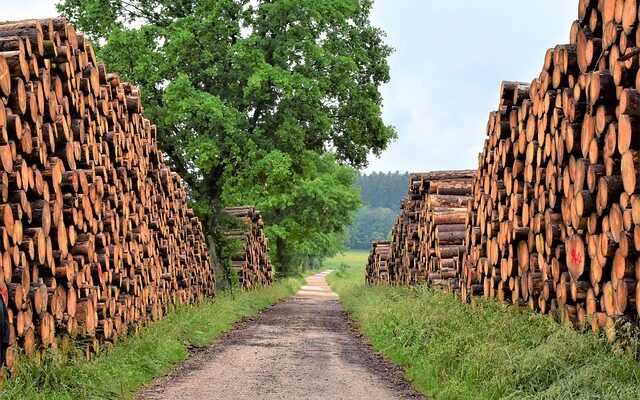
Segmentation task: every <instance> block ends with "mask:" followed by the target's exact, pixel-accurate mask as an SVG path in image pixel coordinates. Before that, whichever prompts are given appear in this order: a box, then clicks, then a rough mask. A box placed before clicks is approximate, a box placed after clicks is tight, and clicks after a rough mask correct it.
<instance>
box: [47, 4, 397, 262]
mask: <svg viewBox="0 0 640 400" xmlns="http://www.w3.org/2000/svg"><path fill="white" fill-rule="evenodd" d="M371 7H372V1H371V0H251V1H249V0H63V1H62V2H61V4H60V5H59V8H60V10H61V11H62V12H63V13H64V14H66V15H67V16H68V17H69V18H70V19H71V20H73V21H74V22H75V23H76V25H77V26H78V27H79V28H80V29H81V30H82V31H84V32H86V33H87V34H88V35H89V36H90V37H91V38H92V39H93V40H94V42H95V43H98V44H99V45H100V46H99V54H100V56H101V57H102V58H103V59H104V60H105V61H106V62H107V63H108V65H109V66H110V68H113V69H115V70H118V71H120V72H121V73H122V74H123V75H124V76H125V77H126V78H127V79H129V80H131V81H134V82H136V83H137V84H139V85H140V86H141V87H142V88H143V95H144V96H145V99H144V104H145V112H146V113H147V115H148V116H149V117H150V118H151V119H152V120H153V121H155V122H156V123H157V124H158V133H159V140H160V144H161V146H162V149H163V150H164V152H165V153H166V156H167V158H168V159H169V161H170V163H171V164H172V165H173V167H174V168H175V169H176V170H177V171H178V172H179V173H180V174H181V175H182V177H183V178H184V180H185V181H186V183H187V185H188V187H189V189H190V194H191V196H192V199H193V204H194V206H195V207H196V210H197V212H198V213H199V214H200V215H201V216H202V217H203V218H204V220H205V221H206V224H207V229H208V232H209V233H210V234H211V236H212V237H213V238H218V239H219V236H220V235H219V232H218V231H217V227H218V224H219V221H218V218H217V215H219V209H220V207H222V206H225V205H240V204H255V205H256V206H258V207H260V209H261V211H262V212H263V214H264V216H265V219H266V222H267V224H268V225H269V232H268V233H269V234H270V235H271V237H272V242H274V243H275V245H276V247H277V250H276V251H275V252H274V253H275V255H276V256H275V260H274V261H275V262H276V265H277V267H279V268H280V270H281V271H286V268H287V267H290V266H292V265H297V264H299V263H300V262H304V261H305V260H309V259H316V258H321V257H323V256H325V255H327V254H330V253H331V251H334V250H335V249H336V246H337V244H338V243H340V239H339V236H340V234H342V233H344V231H345V226H346V225H347V224H348V223H349V221H350V219H351V216H352V214H353V211H354V210H355V209H356V208H357V206H358V198H357V194H356V193H354V192H353V190H352V189H351V185H352V183H353V169H352V168H360V167H363V166H365V165H366V163H367V155H368V154H369V153H374V154H379V153H380V152H381V151H382V150H384V149H385V148H386V146H387V144H388V142H389V141H390V140H391V139H392V138H394V137H395V131H394V129H393V128H392V127H390V126H388V125H386V124H385V123H384V122H383V120H382V117H381V107H382V98H381V95H380V92H379V87H380V85H381V84H383V83H385V82H387V81H388V80H389V66H388V64H387V58H388V56H389V55H390V53H391V48H390V47H388V46H387V45H386V44H385V43H384V42H383V36H384V33H383V32H382V31H381V30H380V29H378V28H376V27H373V26H372V25H371V23H370V21H369V14H370V12H371ZM215 242H216V241H214V243H215Z"/></svg>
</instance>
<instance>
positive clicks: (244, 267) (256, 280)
mask: <svg viewBox="0 0 640 400" xmlns="http://www.w3.org/2000/svg"><path fill="white" fill-rule="evenodd" d="M225 211H226V212H227V213H229V214H231V215H234V216H236V217H238V218H240V219H241V220H242V221H243V222H244V223H245V224H246V229H241V230H237V231H229V232H227V237H228V238H231V239H237V240H239V241H240V242H241V244H242V248H241V249H240V251H239V252H238V253H236V254H235V255H234V256H233V257H232V268H233V270H234V271H235V272H236V273H237V275H238V278H239V282H238V283H239V286H240V287H241V288H243V289H252V288H256V287H259V286H268V285H270V284H271V283H272V282H273V267H272V265H271V261H270V260H269V257H268V252H269V240H268V239H267V237H266V235H265V234H264V230H263V229H264V221H263V220H262V215H261V214H260V212H259V211H258V210H256V209H255V207H232V208H227V209H225Z"/></svg>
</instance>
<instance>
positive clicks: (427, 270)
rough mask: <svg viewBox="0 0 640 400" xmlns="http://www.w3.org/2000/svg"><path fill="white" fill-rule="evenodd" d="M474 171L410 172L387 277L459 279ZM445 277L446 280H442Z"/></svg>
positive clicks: (406, 281) (403, 280) (449, 283)
mask: <svg viewBox="0 0 640 400" xmlns="http://www.w3.org/2000/svg"><path fill="white" fill-rule="evenodd" d="M474 174H475V171H469V170H461V171H435V172H428V173H415V174H411V175H410V178H409V190H408V193H407V197H406V198H405V199H404V200H402V203H401V210H400V215H399V216H398V219H397V220H396V223H395V225H394V227H393V231H392V233H393V236H392V240H391V258H390V274H389V280H390V281H391V282H393V283H398V284H402V285H415V284H417V283H421V282H425V281H431V282H432V283H435V284H438V285H443V286H447V287H449V286H450V289H453V288H454V287H455V286H457V285H458V283H457V282H453V281H449V279H453V280H456V281H457V279H458V278H457V276H459V274H457V275H455V274H454V275H452V274H451V268H453V270H459V269H461V267H460V262H461V260H462V255H463V253H462V251H463V250H464V247H463V246H462V245H463V242H462V241H463V240H464V237H465V234H464V232H465V225H464V223H465V221H466V215H467V214H466V207H467V202H468V200H469V195H470V193H471V184H472V178H473V176H474ZM445 282H446V285H444V284H445Z"/></svg>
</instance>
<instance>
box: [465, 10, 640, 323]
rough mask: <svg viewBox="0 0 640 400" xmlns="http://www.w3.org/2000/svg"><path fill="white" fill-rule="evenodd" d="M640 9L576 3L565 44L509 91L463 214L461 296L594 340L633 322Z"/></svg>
mask: <svg viewBox="0 0 640 400" xmlns="http://www.w3.org/2000/svg"><path fill="white" fill-rule="evenodd" d="M638 12H639V6H638V2H637V1H636V0H600V1H595V0H581V1H580V2H579V18H578V20H577V21H575V22H574V23H573V25H572V27H571V34H570V43H569V44H565V45H558V46H556V47H555V48H553V49H550V50H549V51H548V52H547V54H546V56H545V60H544V65H543V69H542V72H541V73H540V76H539V77H538V78H536V79H534V80H533V82H532V83H531V84H523V83H518V82H505V83H504V84H503V85H502V88H501V93H500V105H499V109H498V110H497V111H495V112H493V113H491V115H490V118H489V123H488V127H487V135H488V138H487V140H486V142H485V148H484V150H483V153H482V154H481V155H480V158H479V170H478V173H477V175H476V178H475V180H474V185H473V201H472V203H471V204H470V207H469V213H470V214H469V221H468V222H469V223H468V227H467V235H468V241H467V243H468V257H467V259H466V260H465V263H464V270H463V279H464V282H465V294H467V293H468V294H482V295H484V296H487V297H497V298H498V299H500V300H504V301H508V302H510V303H513V304H518V305H528V306H529V307H531V308H532V309H534V310H539V311H540V312H543V313H550V314H551V315H553V316H555V317H556V318H558V319H560V320H561V321H564V322H567V323H571V324H573V325H574V326H576V327H578V328H583V327H584V326H585V325H586V324H587V323H590V324H591V325H592V327H593V328H595V330H598V329H600V328H603V327H615V326H618V325H619V324H620V323H621V322H623V321H626V320H629V319H635V318H637V316H638V314H639V313H640V284H639V282H640V259H639V257H638V255H639V254H640V253H639V251H640V179H638V171H639V168H640V153H639V152H640V119H639V118H640V91H639V90H638V89H640V72H639V71H640V56H639V54H640V29H638Z"/></svg>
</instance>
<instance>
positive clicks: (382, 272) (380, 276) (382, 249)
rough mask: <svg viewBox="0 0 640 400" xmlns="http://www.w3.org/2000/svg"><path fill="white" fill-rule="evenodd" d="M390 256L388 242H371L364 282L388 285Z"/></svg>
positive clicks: (389, 243)
mask: <svg viewBox="0 0 640 400" xmlns="http://www.w3.org/2000/svg"><path fill="white" fill-rule="evenodd" d="M390 256H391V241H390V240H373V241H372V242H371V250H370V252H369V259H368V260H367V268H366V280H367V283H368V284H372V285H378V284H388V283H389V282H390V278H389V258H390Z"/></svg>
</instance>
